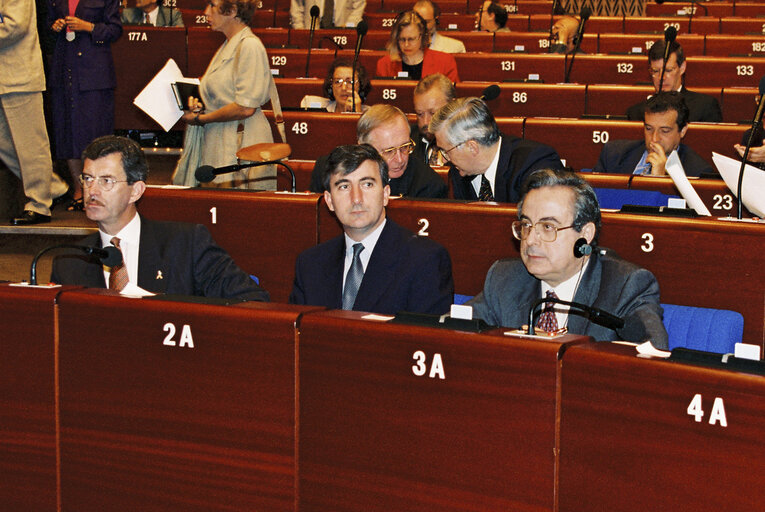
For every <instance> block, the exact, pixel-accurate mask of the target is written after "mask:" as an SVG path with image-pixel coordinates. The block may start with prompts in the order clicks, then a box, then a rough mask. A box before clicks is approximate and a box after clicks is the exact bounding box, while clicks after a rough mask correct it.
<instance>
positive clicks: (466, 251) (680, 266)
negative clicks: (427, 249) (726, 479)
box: [319, 199, 765, 346]
mask: <svg viewBox="0 0 765 512" xmlns="http://www.w3.org/2000/svg"><path fill="white" fill-rule="evenodd" d="M387 212H388V216H389V217H390V218H391V219H393V220H394V221H396V222H397V223H398V224H400V225H401V226H404V227H405V228H407V229H409V230H411V231H413V232H415V233H419V234H420V235H423V236H425V235H426V234H427V236H430V237H432V238H433V240H435V241H437V242H439V243H441V244H442V245H444V246H445V247H446V249H447V250H448V251H449V254H450V255H451V258H452V273H453V275H454V286H455V291H456V292H457V293H461V294H466V295H475V294H477V293H478V292H480V291H481V290H482V289H483V283H484V280H485V278H486V272H487V271H488V270H489V267H490V266H491V264H492V263H493V262H494V261H496V260H498V259H501V258H512V257H518V256H519V252H518V250H519V249H518V248H519V244H518V242H517V241H516V240H515V239H514V238H513V235H512V232H511V230H510V224H511V223H512V222H513V221H514V220H516V218H517V217H516V212H517V208H516V206H515V205H510V204H486V203H483V204H481V203H462V202H456V201H455V202H448V201H412V200H407V199H395V200H393V201H391V202H390V203H389V204H388V208H387ZM340 232H341V230H340V226H339V224H338V222H337V220H336V219H335V217H334V215H333V214H331V213H330V212H329V210H328V209H327V207H326V206H320V207H319V241H320V242H324V241H326V240H329V239H330V238H332V237H334V236H337V235H338V234H340ZM599 243H600V245H601V246H603V247H607V248H609V249H613V250H614V251H616V253H617V254H619V255H620V256H621V257H622V258H624V259H626V260H628V261H631V262H633V263H635V264H637V265H639V266H641V267H644V268H647V269H648V270H650V271H651V272H653V274H654V275H655V276H656V279H657V280H658V282H659V286H660V287H661V300H662V302H664V303H667V304H681V305H687V306H700V307H709V308H717V309H732V310H734V311H738V312H739V313H741V314H742V315H744V339H745V340H747V341H748V342H750V343H757V344H760V345H762V346H765V308H763V305H764V304H765V273H763V272H761V271H760V269H761V267H762V254H765V226H763V225H756V224H751V223H737V222H726V221H720V220H716V219H714V218H713V219H709V220H707V219H677V218H663V217H653V216H648V215H630V214H623V213H608V212H605V213H603V226H602V229H601V234H600V242H599Z"/></svg>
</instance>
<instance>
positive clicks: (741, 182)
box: [736, 94, 765, 220]
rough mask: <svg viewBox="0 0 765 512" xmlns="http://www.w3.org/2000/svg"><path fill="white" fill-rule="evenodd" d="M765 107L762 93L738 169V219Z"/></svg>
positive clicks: (741, 210) (739, 218)
mask: <svg viewBox="0 0 765 512" xmlns="http://www.w3.org/2000/svg"><path fill="white" fill-rule="evenodd" d="M764 108H765V94H762V95H760V104H759V105H757V112H755V114H754V120H753V121H752V130H751V131H750V132H749V140H747V141H746V148H744V156H743V157H742V158H741V169H740V170H739V171H738V184H737V186H736V194H737V195H738V217H737V218H738V220H741V219H742V217H743V212H744V209H743V204H744V200H743V198H742V197H741V192H742V189H743V187H744V170H746V159H747V158H748V157H749V150H750V149H751V147H752V144H753V143H754V135H755V133H756V132H757V131H758V130H757V127H758V126H759V125H760V123H761V122H762V114H763V109H764Z"/></svg>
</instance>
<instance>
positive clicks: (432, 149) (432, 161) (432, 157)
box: [428, 144, 444, 167]
mask: <svg viewBox="0 0 765 512" xmlns="http://www.w3.org/2000/svg"><path fill="white" fill-rule="evenodd" d="M428 153H429V156H428V165H429V166H431V167H433V166H436V167H437V166H439V165H444V163H443V162H442V161H441V153H440V152H439V151H438V146H436V145H435V144H430V145H428Z"/></svg>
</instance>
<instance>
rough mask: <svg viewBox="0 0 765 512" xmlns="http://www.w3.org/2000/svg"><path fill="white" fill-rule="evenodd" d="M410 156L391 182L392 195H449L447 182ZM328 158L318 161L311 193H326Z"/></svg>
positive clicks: (432, 196) (413, 196) (438, 196)
mask: <svg viewBox="0 0 765 512" xmlns="http://www.w3.org/2000/svg"><path fill="white" fill-rule="evenodd" d="M413 156H414V154H412V155H409V163H408V164H407V165H406V170H405V171H404V174H402V175H401V177H400V178H396V179H392V180H390V195H391V196H404V197H411V198H415V197H426V198H435V199H438V198H443V197H446V195H447V193H448V190H449V189H448V187H447V186H446V182H444V180H443V179H442V178H441V177H440V176H439V175H438V173H436V171H434V170H433V169H431V168H430V166H429V165H426V164H424V163H422V162H421V161H419V160H418V159H416V158H412V157H413ZM327 160H328V156H327V155H324V156H321V157H319V158H318V160H316V164H315V165H314V166H313V171H311V192H316V193H318V194H321V193H322V192H324V183H323V182H322V178H323V176H324V172H325V171H324V170H325V169H326V167H327Z"/></svg>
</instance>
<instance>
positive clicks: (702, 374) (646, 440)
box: [558, 344, 765, 512]
mask: <svg viewBox="0 0 765 512" xmlns="http://www.w3.org/2000/svg"><path fill="white" fill-rule="evenodd" d="M561 389H562V400H561V403H562V407H561V433H560V443H561V447H562V449H561V452H560V480H559V491H558V492H559V495H560V510H565V511H567V512H576V511H585V510H586V511H588V512H590V511H611V510H620V511H624V512H631V511H641V512H642V511H645V510H694V511H699V512H705V511H710V512H711V511H719V510H726V511H750V510H754V509H756V508H758V507H759V506H760V505H758V504H760V503H763V501H765V488H764V487H763V486H762V475H763V473H765V459H763V457H762V454H763V453H765V443H764V442H763V436H762V433H763V431H764V430H765V379H763V377H762V376H754V375H747V374H743V373H736V372H732V371H727V370H717V369H710V368H704V367H699V366H691V365H686V364H682V363H673V362H669V361H666V360H656V359H642V358H638V357H636V356H635V350H634V349H633V348H630V347H624V346H615V345H610V344H588V345H581V346H574V347H570V348H569V349H568V350H567V351H566V353H565V355H564V357H563V370H562V372H561ZM694 397H699V398H697V399H696V401H694ZM692 404H697V405H698V410H699V411H703V415H699V417H698V420H697V419H696V416H694V415H691V414H690V412H691V411H689V410H688V409H689V407H691V406H692ZM694 410H695V408H694ZM721 417H724V418H725V426H724V425H723V424H722V421H721Z"/></svg>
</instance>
